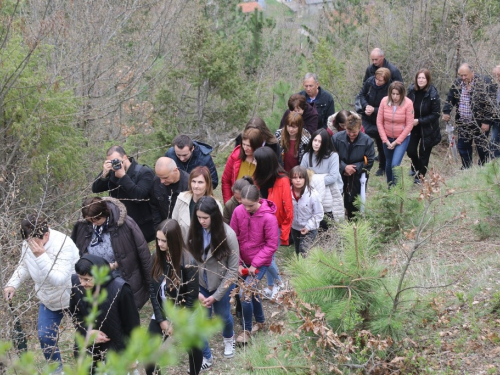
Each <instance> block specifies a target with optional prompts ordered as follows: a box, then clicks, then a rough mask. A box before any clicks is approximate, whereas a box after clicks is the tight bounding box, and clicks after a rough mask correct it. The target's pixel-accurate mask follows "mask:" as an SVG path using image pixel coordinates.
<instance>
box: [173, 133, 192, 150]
mask: <svg viewBox="0 0 500 375" xmlns="http://www.w3.org/2000/svg"><path fill="white" fill-rule="evenodd" d="M172 145H173V146H177V147H178V148H180V149H183V148H184V147H186V146H188V147H189V149H190V150H191V149H192V148H193V146H194V143H193V140H192V139H191V138H189V137H188V136H187V135H184V134H180V135H178V136H177V137H175V138H174V140H173V141H172Z"/></svg>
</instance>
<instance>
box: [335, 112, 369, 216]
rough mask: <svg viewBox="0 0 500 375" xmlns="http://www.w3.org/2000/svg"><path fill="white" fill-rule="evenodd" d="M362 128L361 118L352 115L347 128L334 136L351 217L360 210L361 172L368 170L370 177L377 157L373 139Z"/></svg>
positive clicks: (348, 214) (346, 201)
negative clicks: (362, 131)
mask: <svg viewBox="0 0 500 375" xmlns="http://www.w3.org/2000/svg"><path fill="white" fill-rule="evenodd" d="M360 129H361V119H360V118H359V116H356V115H351V116H349V117H348V118H347V122H346V130H344V131H341V132H338V133H336V134H334V135H333V137H332V141H333V145H334V146H335V149H336V150H337V152H338V154H339V159H340V160H339V161H340V174H341V175H342V181H343V182H344V207H345V209H346V211H347V217H348V218H349V219H352V218H353V217H354V212H356V211H357V210H358V209H357V208H356V207H355V206H354V201H355V199H356V197H357V196H358V195H359V194H360V192H361V182H360V178H361V174H362V173H363V172H366V174H367V176H366V177H368V172H369V171H370V170H371V168H372V166H373V161H374V159H375V148H374V145H373V139H371V138H370V137H369V136H368V135H366V134H364V133H361V132H360ZM365 158H366V159H365Z"/></svg>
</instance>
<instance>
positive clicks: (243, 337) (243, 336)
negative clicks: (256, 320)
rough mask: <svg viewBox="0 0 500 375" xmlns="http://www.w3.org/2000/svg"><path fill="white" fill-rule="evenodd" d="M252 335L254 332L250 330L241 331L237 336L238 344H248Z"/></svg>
mask: <svg viewBox="0 0 500 375" xmlns="http://www.w3.org/2000/svg"><path fill="white" fill-rule="evenodd" d="M251 337H252V333H251V332H250V331H246V330H245V331H243V332H241V333H240V335H239V336H238V337H237V338H236V342H237V343H238V344H242V345H245V344H248V342H250V338H251Z"/></svg>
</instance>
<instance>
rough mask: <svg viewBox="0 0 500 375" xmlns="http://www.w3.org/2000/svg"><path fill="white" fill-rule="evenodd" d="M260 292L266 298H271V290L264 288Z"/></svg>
mask: <svg viewBox="0 0 500 375" xmlns="http://www.w3.org/2000/svg"><path fill="white" fill-rule="evenodd" d="M273 289H274V286H273ZM262 293H263V294H264V297H266V298H268V299H271V297H272V295H273V291H272V290H271V289H269V288H265V289H264V290H263V291H262Z"/></svg>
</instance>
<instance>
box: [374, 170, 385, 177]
mask: <svg viewBox="0 0 500 375" xmlns="http://www.w3.org/2000/svg"><path fill="white" fill-rule="evenodd" d="M384 174H385V171H384V170H383V169H382V168H379V169H378V170H377V172H375V176H378V177H380V176H383V175H384Z"/></svg>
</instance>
